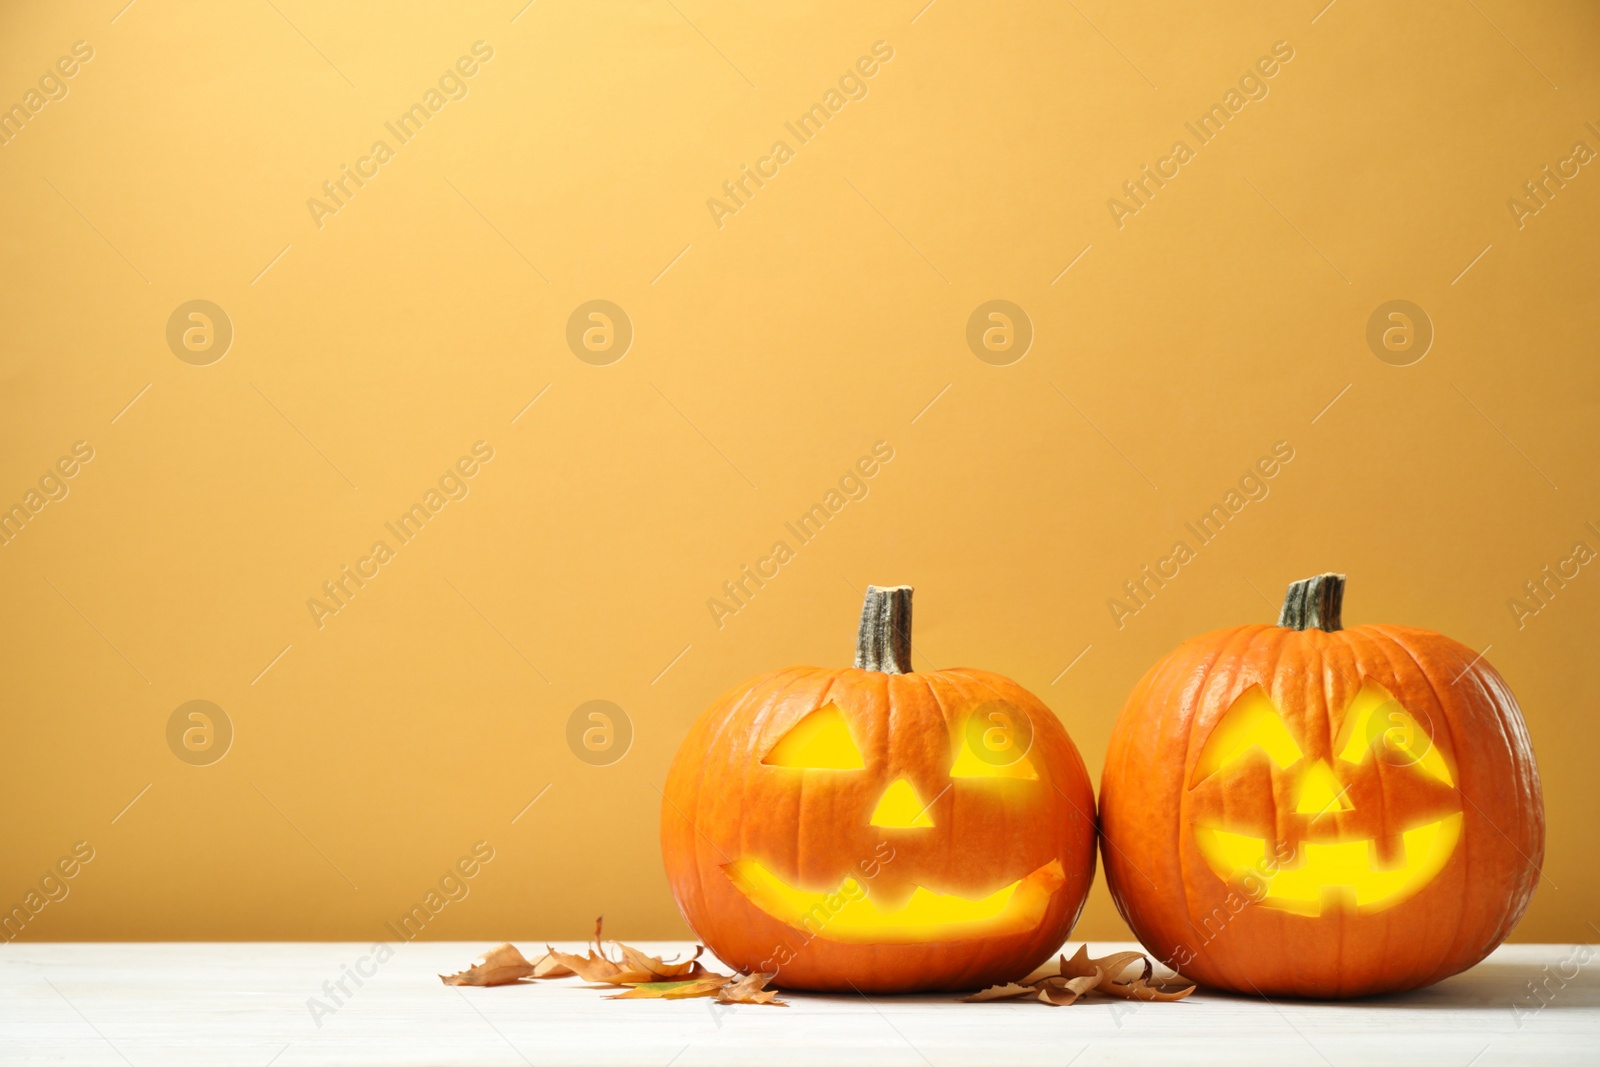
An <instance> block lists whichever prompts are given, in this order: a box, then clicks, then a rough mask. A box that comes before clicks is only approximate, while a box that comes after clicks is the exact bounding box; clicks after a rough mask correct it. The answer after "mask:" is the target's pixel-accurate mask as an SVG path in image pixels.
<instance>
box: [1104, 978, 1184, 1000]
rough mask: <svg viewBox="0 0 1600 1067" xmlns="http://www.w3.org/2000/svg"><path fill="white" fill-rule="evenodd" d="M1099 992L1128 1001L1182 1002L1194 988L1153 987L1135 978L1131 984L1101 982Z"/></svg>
mask: <svg viewBox="0 0 1600 1067" xmlns="http://www.w3.org/2000/svg"><path fill="white" fill-rule="evenodd" d="M1100 991H1101V992H1103V993H1109V994H1110V995H1111V996H1114V997H1127V998H1128V999H1129V1000H1159V1001H1173V1000H1182V999H1183V998H1184V997H1186V996H1188V995H1189V994H1190V993H1193V992H1194V986H1192V985H1189V986H1185V987H1184V988H1182V989H1175V988H1171V989H1169V988H1167V987H1165V986H1153V985H1151V984H1150V983H1149V982H1147V981H1145V979H1143V978H1135V979H1134V980H1133V981H1131V982H1102V983H1101V985H1100Z"/></svg>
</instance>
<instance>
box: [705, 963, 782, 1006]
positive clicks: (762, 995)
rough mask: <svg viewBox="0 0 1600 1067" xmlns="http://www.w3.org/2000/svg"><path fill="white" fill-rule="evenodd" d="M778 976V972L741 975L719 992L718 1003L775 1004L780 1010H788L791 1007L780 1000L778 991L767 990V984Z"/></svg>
mask: <svg viewBox="0 0 1600 1067" xmlns="http://www.w3.org/2000/svg"><path fill="white" fill-rule="evenodd" d="M777 976H778V974H777V972H776V971H774V972H772V973H771V974H762V973H761V972H760V971H757V972H755V973H754V974H745V975H740V976H739V977H738V978H736V979H734V980H733V981H731V982H729V983H728V984H727V985H725V986H723V987H722V988H721V989H719V990H717V1003H718V1004H773V1005H776V1006H777V1007H780V1008H787V1007H788V1006H789V1005H788V1004H787V1003H785V1002H784V1001H781V1000H779V999H778V991H777V990H776V989H767V988H765V986H766V984H767V983H768V982H770V981H772V980H773V979H774V978H776V977H777Z"/></svg>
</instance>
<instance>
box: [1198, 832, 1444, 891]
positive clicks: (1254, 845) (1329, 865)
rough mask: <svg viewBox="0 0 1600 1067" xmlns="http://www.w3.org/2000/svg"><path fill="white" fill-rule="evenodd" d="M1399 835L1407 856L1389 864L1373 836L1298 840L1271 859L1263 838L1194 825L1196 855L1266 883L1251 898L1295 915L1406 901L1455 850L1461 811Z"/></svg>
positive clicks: (1222, 872) (1227, 875) (1238, 877)
mask: <svg viewBox="0 0 1600 1067" xmlns="http://www.w3.org/2000/svg"><path fill="white" fill-rule="evenodd" d="M1400 837H1401V840H1402V842H1403V845H1402V847H1403V849H1404V856H1405V858H1404V860H1403V861H1401V862H1400V863H1398V864H1395V865H1392V866H1388V867H1383V868H1380V867H1379V866H1378V862H1377V852H1378V846H1377V842H1376V841H1375V840H1372V839H1367V840H1354V841H1332V842H1319V841H1303V842H1301V844H1300V848H1299V850H1298V851H1297V853H1296V854H1295V856H1294V857H1293V858H1291V859H1290V861H1289V862H1287V863H1281V864H1275V863H1274V862H1273V861H1272V860H1269V859H1268V851H1267V842H1266V840H1265V839H1263V838H1259V837H1250V836H1248V835H1245V834H1236V833H1231V832H1229V831H1227V830H1224V829H1221V828H1220V827H1217V826H1203V825H1202V826H1197V827H1196V828H1195V841H1196V843H1197V844H1198V845H1199V846H1200V853H1201V855H1203V856H1205V858H1206V862H1207V863H1208V864H1210V866H1211V869H1212V871H1214V872H1215V873H1216V874H1217V876H1218V877H1219V878H1221V879H1223V880H1224V881H1229V882H1233V881H1243V882H1244V883H1245V885H1246V886H1247V887H1248V886H1249V885H1251V884H1252V882H1260V883H1264V884H1265V891H1264V893H1261V895H1259V896H1257V895H1256V894H1255V893H1252V894H1251V895H1252V896H1255V897H1256V903H1258V904H1260V905H1262V906H1263V907H1268V908H1278V909H1281V910H1283V911H1290V912H1294V913H1296V914H1299V915H1321V914H1324V913H1327V912H1332V911H1336V910H1346V911H1356V912H1358V913H1361V914H1370V913H1372V912H1376V911H1382V910H1383V909H1384V908H1388V907H1392V906H1393V905H1395V904H1398V903H1400V902H1401V901H1403V900H1405V899H1406V898H1407V897H1409V896H1411V894H1413V893H1415V892H1416V891H1417V890H1418V889H1421V888H1422V887H1423V886H1425V885H1427V884H1428V883H1429V882H1431V881H1432V880H1433V878H1434V876H1435V875H1437V874H1438V873H1439V871H1440V870H1442V869H1443V868H1444V865H1445V862H1446V861H1447V860H1449V858H1450V854H1451V853H1452V852H1454V851H1455V848H1456V841H1457V840H1458V839H1459V838H1460V837H1461V813H1460V812H1456V813H1455V814H1453V815H1448V816H1446V817H1445V818H1442V819H1439V820H1438V821H1436V822H1430V823H1425V824H1423V825H1422V826H1417V827H1414V828H1412V829H1410V830H1406V831H1404V832H1403V833H1402V834H1401V835H1400ZM1252 875H1253V876H1254V878H1252ZM1258 892H1260V891H1259V890H1258Z"/></svg>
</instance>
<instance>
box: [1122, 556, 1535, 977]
mask: <svg viewBox="0 0 1600 1067" xmlns="http://www.w3.org/2000/svg"><path fill="white" fill-rule="evenodd" d="M1343 589H1344V576H1343V575H1337V574H1324V575H1321V576H1320V577H1317V578H1312V579H1307V580H1306V581H1304V582H1296V583H1295V584H1294V585H1292V586H1290V587H1289V596H1288V599H1287V600H1286V602H1285V604H1284V608H1283V614H1282V616H1281V617H1280V619H1279V621H1278V625H1277V626H1259V625H1255V626H1240V627H1235V628H1234V629H1231V630H1219V631H1217V632H1215V633H1211V634H1207V635H1205V636H1204V637H1197V638H1194V639H1193V640H1191V641H1188V642H1185V643H1184V644H1183V645H1181V646H1179V647H1178V649H1177V650H1176V651H1174V652H1172V653H1171V654H1170V655H1169V656H1167V658H1166V659H1164V660H1162V661H1161V662H1160V663H1158V664H1156V665H1155V667H1153V668H1152V669H1151V670H1150V672H1149V673H1148V674H1146V675H1145V677H1144V679H1143V680H1142V681H1141V682H1140V683H1139V685H1138V687H1137V688H1135V689H1134V691H1133V694H1132V695H1131V696H1130V697H1129V698H1128V703H1127V706H1126V707H1125V708H1123V711H1122V716H1121V718H1120V719H1119V720H1118V721H1117V725H1116V728H1115V730H1114V731H1113V733H1112V736H1111V744H1110V748H1109V751H1108V752H1107V754H1106V766H1105V773H1104V775H1103V776H1102V779H1101V792H1100V803H1101V820H1102V821H1101V829H1102V833H1103V835H1104V846H1103V847H1104V851H1105V860H1106V879H1107V881H1108V882H1109V883H1110V886H1111V893H1112V896H1113V897H1114V898H1115V900H1116V903H1117V907H1118V909H1119V910H1120V911H1121V912H1122V915H1123V918H1125V919H1126V920H1127V921H1128V925H1129V926H1131V927H1132V928H1133V931H1134V933H1135V934H1137V935H1138V937H1139V939H1140V940H1141V941H1143V942H1144V944H1145V945H1146V947H1147V948H1149V949H1150V950H1151V951H1152V952H1154V953H1155V954H1156V955H1157V956H1159V957H1160V958H1161V959H1162V960H1163V961H1165V962H1167V963H1169V964H1170V965H1172V966H1174V967H1177V968H1179V969H1180V970H1181V971H1182V972H1183V973H1184V974H1185V975H1186V976H1188V977H1189V978H1192V979H1195V980H1197V981H1199V982H1202V983H1205V984H1207V985H1211V986H1217V987H1221V988H1224V989H1231V990H1235V991H1237V992H1240V993H1247V994H1270V995H1278V994H1285V995H1290V996H1305V997H1354V996H1361V995H1363V994H1368V993H1380V992H1390V991H1395V990H1402V989H1411V988H1415V987H1417V986H1423V985H1427V984H1429V983H1431V982H1437V981H1439V980H1440V979H1441V978H1445V977H1448V976H1449V975H1452V974H1455V973H1456V972H1458V971H1461V970H1464V969H1466V968H1467V967H1470V966H1472V965H1473V964H1475V963H1477V962H1478V961H1479V960H1481V959H1483V958H1484V956H1486V955H1488V954H1489V952H1490V951H1491V950H1492V949H1493V948H1494V947H1495V946H1496V945H1498V944H1500V942H1501V941H1503V940H1505V937H1506V935H1507V934H1509V933H1510V932H1511V928H1512V927H1513V926H1515V925H1516V923H1517V920H1518V919H1520V918H1521V917H1522V913H1523V911H1524V909H1525V908H1526V907H1527V905H1528V901H1529V899H1530V898H1531V897H1532V895H1533V890H1534V886H1535V884H1536V883H1537V881H1538V879H1539V865H1540V863H1541V862H1542V860H1543V856H1544V805H1543V800H1542V798H1541V795H1540V790H1539V772H1538V769H1537V768H1536V767H1535V766H1534V760H1533V750H1532V748H1531V746H1530V744H1529V741H1528V731H1527V727H1526V726H1525V725H1524V724H1523V721H1522V714H1521V712H1520V711H1519V710H1518V708H1517V702H1516V700H1515V699H1514V698H1513V697H1512V695H1511V690H1510V689H1508V688H1507V687H1506V683H1505V682H1504V681H1503V680H1502V679H1501V677H1500V675H1499V674H1497V673H1496V672H1495V670H1494V668H1492V667H1490V666H1489V664H1488V663H1487V662H1485V661H1484V659H1483V657H1482V656H1481V655H1479V654H1477V653H1475V652H1473V651H1472V649H1470V648H1467V647H1466V646H1464V645H1461V644H1458V643H1456V642H1455V641H1452V640H1450V639H1449V638H1448V637H1444V636H1441V635H1440V634H1436V633H1433V632H1431V631H1428V630H1419V629H1414V628H1412V627H1407V626H1381V625H1367V626H1356V627H1352V628H1350V629H1348V630H1346V629H1341V627H1340V618H1339V615H1340V606H1341V604H1342V601H1343Z"/></svg>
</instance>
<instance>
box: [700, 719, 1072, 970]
mask: <svg viewBox="0 0 1600 1067" xmlns="http://www.w3.org/2000/svg"><path fill="white" fill-rule="evenodd" d="M1029 742H1031V731H1030V729H1029V728H1028V727H1027V716H1026V714H1025V713H1023V712H1022V711H1020V710H1018V709H1016V708H1013V707H1010V706H1009V705H1006V704H1004V703H1003V702H993V703H990V704H985V705H983V706H981V707H979V708H977V709H975V710H974V711H973V712H972V713H971V714H970V715H968V716H967V717H966V720H965V722H964V724H963V726H962V728H961V729H958V730H957V731H956V732H955V735H954V736H953V737H952V739H951V749H952V754H951V767H950V778H951V779H952V782H951V786H950V787H947V788H954V787H955V786H956V783H957V782H958V781H960V780H973V779H976V780H979V781H977V782H974V783H972V787H976V788H984V787H996V788H1006V787H1008V786H1009V787H1011V788H1015V787H1017V786H1023V787H1024V788H1026V786H1025V785H1024V783H1025V782H1032V783H1036V782H1037V780H1038V778H1039V774H1038V771H1037V770H1036V769H1035V767H1034V765H1033V763H1032V762H1031V761H1030V760H1029V758H1028V754H1027V749H1028V747H1029ZM761 764H762V765H763V766H765V767H771V768H777V769H781V770H782V771H784V772H785V773H793V774H803V775H806V776H807V780H806V788H808V789H810V788H813V787H815V788H819V789H826V788H827V787H828V781H829V778H830V777H831V776H834V775H843V774H865V773H868V769H867V762H866V759H865V758H864V757H863V755H862V752H861V749H860V746H858V745H857V743H856V740H855V737H854V736H853V735H852V733H851V730H850V725H849V723H848V721H847V720H846V718H845V715H844V713H843V711H841V710H840V708H839V707H838V705H837V704H834V703H828V704H825V705H823V706H822V707H820V708H817V709H815V710H813V711H811V712H809V713H808V714H806V715H805V716H804V717H803V718H802V719H801V720H800V721H799V722H797V723H796V724H795V725H794V726H792V727H791V728H790V729H789V730H788V731H786V732H785V733H784V734H783V735H782V736H781V737H780V738H779V739H778V740H777V742H776V743H775V744H773V745H772V747H771V748H770V749H768V751H767V754H766V755H765V756H764V757H763V758H762V760H761ZM983 779H988V780H990V781H988V782H984V781H981V780H983ZM1007 779H1009V780H1011V782H1009V783H1008V782H1006V781H1005V780H1007ZM942 795H943V794H942V793H941V794H940V796H942ZM938 800H939V797H938V796H935V797H923V796H921V795H920V794H919V793H918V792H917V789H916V787H915V786H914V785H913V784H912V783H911V780H910V779H909V778H907V777H905V776H903V775H894V776H892V777H891V779H890V781H889V782H888V784H887V785H886V786H885V787H884V789H883V790H882V792H881V793H879V794H878V796H877V799H876V800H875V802H874V803H873V806H872V809H871V811H870V812H868V811H864V812H863V813H862V817H863V819H864V820H865V821H866V823H867V824H868V825H870V826H873V827H877V828H879V829H880V830H883V831H886V836H889V837H890V838H891V839H893V835H897V834H906V833H923V832H927V831H931V830H934V829H935V827H936V825H937V824H936V822H935V819H934V816H933V810H932V809H933V807H934V805H935V804H936V803H937V801H938ZM723 870H724V871H725V872H726V873H727V875H728V877H729V878H730V879H731V880H732V882H733V884H734V885H735V886H737V887H738V888H739V890H740V891H741V892H742V893H743V894H744V895H745V896H746V897H747V898H748V899H749V900H750V901H751V902H752V903H753V904H755V905H756V906H757V907H758V908H760V909H761V910H762V911H764V912H766V913H767V914H768V915H771V916H772V917H773V918H775V919H777V920H779V921H780V922H783V923H785V924H786V925H789V926H792V927H795V928H797V929H803V930H807V931H808V932H810V933H812V934H813V936H818V937H822V938H824V939H826V940H832V941H840V942H846V943H854V944H878V943H895V942H927V941H946V940H962V939H966V938H973V937H986V936H995V935H1003V934H1009V933H1021V932H1024V931H1027V930H1031V929H1033V928H1035V927H1037V926H1038V925H1039V924H1040V923H1041V922H1043V920H1044V917H1045V913H1046V911H1047V910H1048V908H1049V905H1050V900H1051V898H1052V896H1054V894H1055V893H1056V891H1057V890H1058V889H1060V888H1061V886H1062V885H1063V884H1065V882H1066V872H1065V870H1064V868H1063V867H1062V864H1061V861H1059V860H1051V861H1050V862H1049V863H1046V864H1043V865H1042V866H1040V867H1038V868H1036V869H1034V870H1033V871H1031V872H1029V873H1028V874H1026V875H1025V876H1023V877H1021V878H1017V879H1015V880H1013V881H1011V882H1009V883H1007V884H1003V885H998V886H996V887H995V888H994V889H993V890H992V891H990V892H987V893H983V894H980V895H976V896H968V895H962V894H959V893H948V892H943V891H941V890H940V889H938V888H937V887H928V886H923V885H917V886H916V887H915V888H914V889H913V890H912V892H911V894H910V895H909V897H907V898H905V899H903V900H900V901H884V900H881V899H877V898H875V897H874V896H873V895H872V894H871V893H870V891H869V888H868V887H867V886H865V885H863V884H862V882H861V881H860V880H858V879H857V878H855V877H845V878H844V879H843V880H842V881H840V882H838V883H836V884H832V885H827V886H820V887H816V888H806V887H799V886H794V885H791V884H789V883H788V882H786V881H785V880H784V879H783V878H781V877H779V876H778V875H777V874H775V873H773V871H772V870H771V868H770V866H769V865H768V864H767V863H765V862H763V861H762V860H761V859H759V858H755V857H747V858H743V859H739V860H736V861H734V862H732V863H728V864H725V865H724V866H723ZM818 916H826V921H825V922H823V921H817V918H816V917H818ZM813 926H815V927H816V929H815V930H812V929H811V928H812V927H813Z"/></svg>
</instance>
